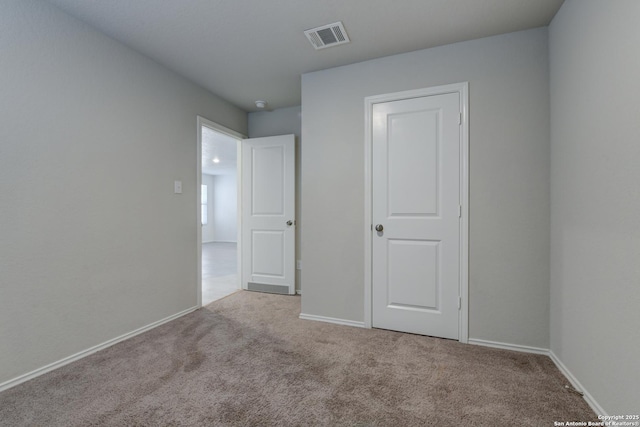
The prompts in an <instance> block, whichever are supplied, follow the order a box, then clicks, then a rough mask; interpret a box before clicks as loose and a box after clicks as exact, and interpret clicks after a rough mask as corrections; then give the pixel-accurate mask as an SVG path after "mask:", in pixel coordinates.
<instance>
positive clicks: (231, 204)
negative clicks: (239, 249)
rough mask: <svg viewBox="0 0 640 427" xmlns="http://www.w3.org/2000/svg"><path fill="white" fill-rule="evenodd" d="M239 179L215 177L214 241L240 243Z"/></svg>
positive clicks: (227, 176)
mask: <svg viewBox="0 0 640 427" xmlns="http://www.w3.org/2000/svg"><path fill="white" fill-rule="evenodd" d="M237 181H238V179H237V176H236V174H227V175H213V199H212V205H211V208H212V209H213V227H214V232H213V240H214V241H216V242H237V241H238V182H237Z"/></svg>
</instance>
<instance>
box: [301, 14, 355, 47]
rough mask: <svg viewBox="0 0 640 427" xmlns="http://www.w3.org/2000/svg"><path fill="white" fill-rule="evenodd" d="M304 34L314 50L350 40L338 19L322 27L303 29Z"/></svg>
mask: <svg viewBox="0 0 640 427" xmlns="http://www.w3.org/2000/svg"><path fill="white" fill-rule="evenodd" d="M304 35H305V36H307V38H308V39H309V41H310V42H311V44H312V45H313V47H315V48H316V50H318V49H324V48H325V47H331V46H338V45H339V44H345V43H349V42H350V41H351V40H349V36H347V32H346V31H345V29H344V26H343V25H342V22H340V21H338V22H334V23H333V24H329V25H323V26H322V27H317V28H312V29H310V30H307V31H305V32H304Z"/></svg>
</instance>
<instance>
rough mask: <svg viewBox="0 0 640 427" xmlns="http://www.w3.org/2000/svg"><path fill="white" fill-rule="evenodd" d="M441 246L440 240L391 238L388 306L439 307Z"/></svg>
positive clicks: (425, 308) (389, 245) (430, 308)
mask: <svg viewBox="0 0 640 427" xmlns="http://www.w3.org/2000/svg"><path fill="white" fill-rule="evenodd" d="M438 245H439V242H433V241H428V240H426V241H425V240H400V239H390V240H389V241H388V259H389V271H388V274H389V278H388V280H387V306H388V307H390V308H399V309H402V308H405V309H413V310H438V295H439V293H440V289H439V287H440V277H439V265H438V264H439V261H440V260H439V258H440V257H439V256H438V250H439V247H438ZM390 285H392V286H390Z"/></svg>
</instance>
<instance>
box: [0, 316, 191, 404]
mask: <svg viewBox="0 0 640 427" xmlns="http://www.w3.org/2000/svg"><path fill="white" fill-rule="evenodd" d="M197 309H198V307H191V308H188V309H186V310H183V311H181V312H179V313H176V314H173V315H171V316H169V317H165V318H164V319H161V320H158V321H156V322H153V323H150V324H148V325H147V326H143V327H141V328H138V329H136V330H134V331H131V332H128V333H126V334H124V335H120V336H119V337H116V338H113V339H110V340H109V341H105V342H103V343H102V344H98V345H96V346H93V347H91V348H88V349H86V350H83V351H80V352H78V353H76V354H72V355H71V356H68V357H65V358H64V359H60V360H58V361H57V362H53V363H50V364H48V365H46V366H43V367H41V368H38V369H36V370H33V371H31V372H28V373H26V374H23V375H20V376H18V377H16V378H13V379H11V380H9V381H5V382H3V383H1V384H0V392H1V391H4V390H7V389H10V388H11V387H15V386H17V385H18V384H22V383H23V382H25V381H29V380H31V379H33V378H36V377H39V376H40V375H43V374H46V373H47V372H51V371H53V370H54V369H58V368H61V367H63V366H64V365H68V364H69V363H71V362H75V361H76V360H80V359H82V358H84V357H87V356H89V355H90V354H93V353H95V352H97V351H100V350H103V349H105V348H107V347H111V346H112V345H114V344H117V343H119V342H121V341H124V340H127V339H129V338H132V337H135V336H136V335H139V334H141V333H143V332H147V331H149V330H151V329H153V328H156V327H158V326H160V325H162V324H164V323H167V322H170V321H172V320H174V319H177V318H178V317H182V316H184V315H185V314H189V313H191V312H193V311H195V310H197Z"/></svg>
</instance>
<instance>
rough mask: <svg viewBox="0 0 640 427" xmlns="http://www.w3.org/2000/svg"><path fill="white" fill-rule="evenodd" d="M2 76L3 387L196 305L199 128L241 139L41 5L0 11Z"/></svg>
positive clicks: (20, 3) (216, 113) (118, 50)
mask: <svg viewBox="0 0 640 427" xmlns="http://www.w3.org/2000/svg"><path fill="white" fill-rule="evenodd" d="M0 64H2V65H1V67H0V68H1V72H0V76H1V77H0V121H1V124H0V199H1V203H0V289H1V291H0V293H1V295H0V349H1V350H0V383H2V382H4V381H7V380H10V379H12V378H15V377H16V376H19V375H21V374H24V373H27V372H30V371H32V370H34V369H36V368H40V367H42V366H44V365H46V364H49V363H52V362H55V361H58V360H60V359H62V358H64V357H67V356H69V355H72V354H74V353H76V352H80V351H82V350H85V349H87V348H90V347H92V346H95V345H97V344H100V343H103V342H105V341H107V340H109V339H112V338H115V337H118V336H120V335H122V334H125V333H127V332H130V331H133V330H135V329H136V328H140V327H142V326H145V325H148V324H150V323H152V322H154V321H157V320H160V319H163V318H166V317H167V316H170V315H173V314H175V313H178V312H181V311H183V310H185V309H188V308H190V307H193V306H195V305H196V298H197V282H196V277H197V276H196V273H197V271H196V268H197V267H196V265H197V263H196V261H197V259H196V249H197V248H196V245H195V242H196V236H197V234H196V233H197V232H199V230H198V228H199V225H198V224H196V209H197V206H196V191H199V190H200V189H199V188H196V164H197V163H196V162H197V161H199V160H198V159H196V145H197V124H196V116H197V115H202V116H204V117H207V118H208V119H210V120H214V121H215V122H217V123H220V124H222V125H224V126H227V127H229V128H232V129H234V130H236V131H239V132H243V133H244V132H246V131H247V128H246V114H245V113H244V112H242V111H240V110H238V109H237V108H234V107H232V106H231V105H229V104H228V103H226V102H224V101H222V100H221V99H219V98H217V97H215V96H213V95H211V94H210V93H209V92H207V91H205V90H203V89H202V88H200V87H198V86H195V85H193V84H191V83H189V82H187V81H186V80H184V79H183V78H180V77H178V76H177V75H175V74H173V73H171V72H169V71H167V70H166V69H164V68H162V67H160V66H159V65H157V64H156V63H155V62H153V61H151V60H149V59H147V58H146V57H143V56H141V55H139V54H138V53H136V52H134V51H132V50H130V49H129V48H126V47H124V46H123V45H121V44H120V43H118V42H116V41H114V40H112V39H110V38H107V37H106V36H104V35H103V34H101V33H98V32H96V31H95V30H92V29H91V28H90V27H88V26H87V25H85V24H82V23H81V22H79V21H77V20H75V19H73V18H71V17H69V16H68V15H66V14H64V13H62V12H61V11H59V10H58V9H56V8H54V7H53V6H51V5H48V4H46V3H41V2H37V1H33V0H3V1H2V2H0ZM174 180H181V181H182V183H183V191H184V192H183V194H179V195H178V194H173V181H174Z"/></svg>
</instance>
